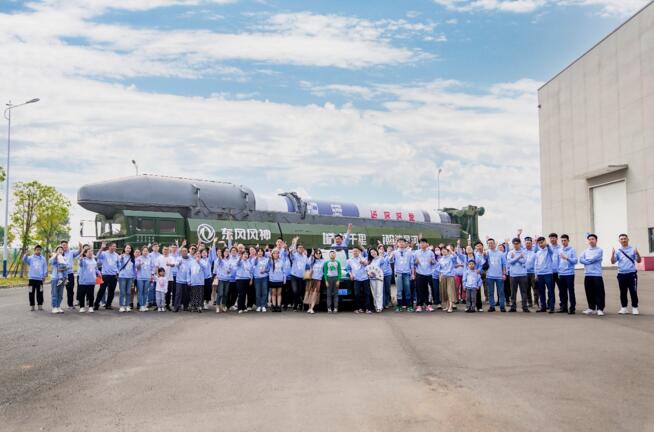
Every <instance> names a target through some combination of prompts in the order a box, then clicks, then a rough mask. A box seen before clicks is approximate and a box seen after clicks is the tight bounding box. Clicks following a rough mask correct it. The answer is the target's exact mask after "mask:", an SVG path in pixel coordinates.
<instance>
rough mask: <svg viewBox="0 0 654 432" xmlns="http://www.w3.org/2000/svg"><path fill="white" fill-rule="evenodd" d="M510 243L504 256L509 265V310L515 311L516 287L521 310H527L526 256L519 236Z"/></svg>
mask: <svg viewBox="0 0 654 432" xmlns="http://www.w3.org/2000/svg"><path fill="white" fill-rule="evenodd" d="M511 243H512V244H513V249H511V250H510V251H509V253H508V254H507V257H506V260H507V264H508V267H509V282H510V284H511V309H510V310H509V312H515V311H516V304H517V291H518V289H520V300H522V311H523V312H529V308H528V307H527V256H526V254H525V251H524V249H523V248H522V245H521V242H520V239H519V238H517V237H516V238H514V239H513V240H512V241H511Z"/></svg>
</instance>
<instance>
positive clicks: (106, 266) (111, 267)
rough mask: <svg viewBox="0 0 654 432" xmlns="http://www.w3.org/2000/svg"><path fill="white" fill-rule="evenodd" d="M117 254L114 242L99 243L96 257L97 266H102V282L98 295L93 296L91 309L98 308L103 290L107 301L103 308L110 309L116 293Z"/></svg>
mask: <svg viewBox="0 0 654 432" xmlns="http://www.w3.org/2000/svg"><path fill="white" fill-rule="evenodd" d="M118 258H119V257H118V254H117V253H116V243H114V242H112V243H110V244H109V246H107V244H106V243H105V242H102V243H101V245H100V251H99V252H98V256H97V257H96V259H97V261H98V267H101V268H102V283H101V284H100V289H99V290H98V295H97V296H96V297H95V304H94V305H93V309H95V310H98V309H99V308H100V301H101V300H102V299H103V298H104V295H105V292H106V293H107V301H106V303H105V306H104V308H105V309H107V310H112V309H113V307H112V306H111V303H112V302H113V300H114V295H115V294H116V284H117V283H118Z"/></svg>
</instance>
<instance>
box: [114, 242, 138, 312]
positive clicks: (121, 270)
mask: <svg viewBox="0 0 654 432" xmlns="http://www.w3.org/2000/svg"><path fill="white" fill-rule="evenodd" d="M138 255H139V256H140V255H141V253H140V251H139V253H138ZM134 260H135V257H134V251H133V250H132V246H131V245H129V244H127V245H125V247H124V248H123V252H122V254H121V255H120V256H119V257H118V263H117V265H118V302H119V304H120V309H119V310H118V311H119V312H130V311H131V310H132V308H131V307H130V306H129V304H130V303H131V302H132V301H131V297H132V284H133V283H134V278H135V277H136V267H135V265H134Z"/></svg>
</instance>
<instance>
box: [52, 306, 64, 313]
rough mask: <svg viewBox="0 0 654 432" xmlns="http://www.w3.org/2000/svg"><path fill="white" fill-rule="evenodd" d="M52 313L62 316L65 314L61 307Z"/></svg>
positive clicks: (53, 309) (54, 309)
mask: <svg viewBox="0 0 654 432" xmlns="http://www.w3.org/2000/svg"><path fill="white" fill-rule="evenodd" d="M52 313H53V314H62V313H64V310H63V309H62V308H60V307H56V308H52Z"/></svg>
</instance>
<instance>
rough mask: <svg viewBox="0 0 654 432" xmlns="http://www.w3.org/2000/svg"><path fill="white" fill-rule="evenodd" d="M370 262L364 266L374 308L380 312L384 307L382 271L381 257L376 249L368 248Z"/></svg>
mask: <svg viewBox="0 0 654 432" xmlns="http://www.w3.org/2000/svg"><path fill="white" fill-rule="evenodd" d="M368 260H369V261H370V264H368V265H367V266H366V271H367V272H368V277H369V278H370V290H371V291H372V298H373V302H374V303H375V310H376V311H377V313H380V312H381V311H382V310H383V309H384V271H383V270H382V269H381V262H382V257H381V256H379V252H377V249H369V250H368Z"/></svg>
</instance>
